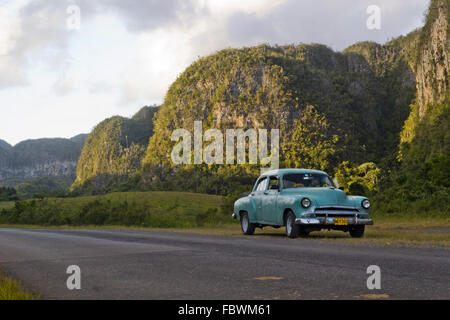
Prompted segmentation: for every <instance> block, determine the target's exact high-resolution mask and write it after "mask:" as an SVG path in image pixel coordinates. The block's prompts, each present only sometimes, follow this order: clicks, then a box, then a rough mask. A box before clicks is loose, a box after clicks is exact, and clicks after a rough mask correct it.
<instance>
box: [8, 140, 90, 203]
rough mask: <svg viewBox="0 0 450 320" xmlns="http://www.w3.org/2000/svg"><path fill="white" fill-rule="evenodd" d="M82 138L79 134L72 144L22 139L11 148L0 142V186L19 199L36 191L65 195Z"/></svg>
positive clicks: (72, 177)
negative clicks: (13, 193)
mask: <svg viewBox="0 0 450 320" xmlns="http://www.w3.org/2000/svg"><path fill="white" fill-rule="evenodd" d="M83 139H84V138H83V136H82V135H80V136H77V137H74V138H73V141H72V140H71V139H63V138H54V139H36V140H26V141H22V142H20V143H18V144H17V145H15V146H14V147H11V146H10V145H9V144H5V143H0V186H5V187H13V188H15V189H17V191H18V192H19V195H20V196H22V197H30V196H32V195H33V194H34V193H37V191H39V190H41V191H42V192H43V193H46V194H48V193H52V192H57V193H64V190H65V191H66V192H67V191H68V190H69V189H68V187H69V186H70V184H71V183H72V182H73V180H74V179H75V172H76V164H77V161H78V158H79V156H80V154H81V149H82V147H83ZM43 178H45V183H44V182H43V181H44V180H43Z"/></svg>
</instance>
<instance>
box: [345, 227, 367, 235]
mask: <svg viewBox="0 0 450 320" xmlns="http://www.w3.org/2000/svg"><path fill="white" fill-rule="evenodd" d="M364 227H365V226H364V225H362V226H354V227H353V228H350V230H349V232H350V236H351V237H352V238H362V236H363V235H364V229H365V228H364Z"/></svg>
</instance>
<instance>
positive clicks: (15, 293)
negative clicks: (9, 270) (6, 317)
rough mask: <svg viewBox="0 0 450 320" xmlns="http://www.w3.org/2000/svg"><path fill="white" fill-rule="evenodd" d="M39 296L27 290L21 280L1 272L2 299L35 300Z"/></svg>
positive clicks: (0, 297) (0, 293)
mask: <svg viewBox="0 0 450 320" xmlns="http://www.w3.org/2000/svg"><path fill="white" fill-rule="evenodd" d="M35 299H39V296H36V295H35V294H33V293H31V292H29V291H28V290H26V289H25V288H24V287H23V286H22V284H21V283H20V281H16V280H14V279H11V278H8V277H5V276H3V275H1V274H0V300H35Z"/></svg>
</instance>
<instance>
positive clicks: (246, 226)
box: [241, 213, 255, 235]
mask: <svg viewBox="0 0 450 320" xmlns="http://www.w3.org/2000/svg"><path fill="white" fill-rule="evenodd" d="M241 229H242V232H243V233H244V234H246V235H252V234H253V233H255V225H254V224H253V223H250V219H249V218H248V214H247V213H242V214H241Z"/></svg>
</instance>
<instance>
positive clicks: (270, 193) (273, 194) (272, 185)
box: [261, 176, 280, 224]
mask: <svg viewBox="0 0 450 320" xmlns="http://www.w3.org/2000/svg"><path fill="white" fill-rule="evenodd" d="M279 190H280V179H279V177H278V176H270V177H269V179H268V184H267V189H266V190H265V191H264V192H263V196H262V197H261V205H262V211H263V220H264V222H266V223H269V224H273V223H275V222H276V214H277V200H278V194H279Z"/></svg>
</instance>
